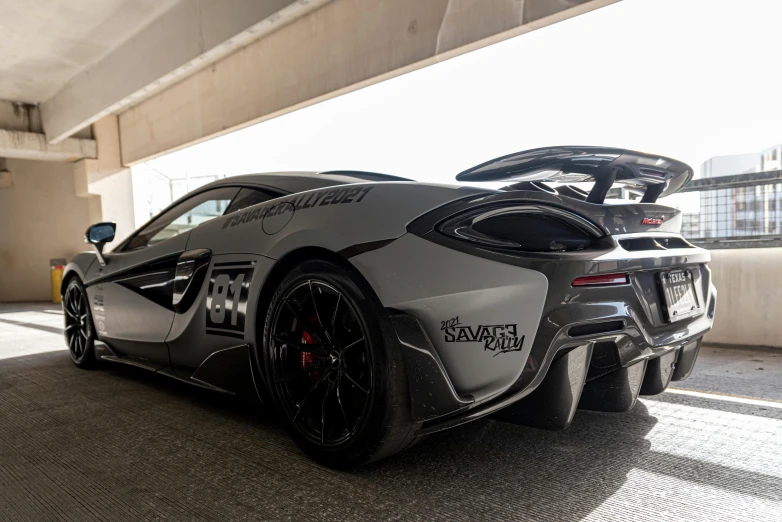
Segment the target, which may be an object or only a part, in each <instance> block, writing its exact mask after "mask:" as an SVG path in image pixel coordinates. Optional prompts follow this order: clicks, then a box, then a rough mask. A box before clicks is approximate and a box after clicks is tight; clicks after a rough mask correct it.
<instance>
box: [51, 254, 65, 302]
mask: <svg viewBox="0 0 782 522" xmlns="http://www.w3.org/2000/svg"><path fill="white" fill-rule="evenodd" d="M64 269H65V260H64V259H52V260H51V278H52V303H61V302H62V295H60V286H62V272H63V270H64Z"/></svg>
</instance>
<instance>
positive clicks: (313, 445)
mask: <svg viewBox="0 0 782 522" xmlns="http://www.w3.org/2000/svg"><path fill="white" fill-rule="evenodd" d="M263 310H264V313H265V320H264V326H263V342H262V343H260V344H256V349H255V350H259V351H260V353H259V351H255V350H254V351H253V352H252V353H254V354H256V355H255V356H254V358H255V361H256V364H257V366H258V368H259V370H260V371H261V372H262V375H263V383H264V387H263V389H260V390H259V394H260V395H262V396H265V397H267V399H268V400H269V401H270V402H271V403H272V404H273V405H274V407H275V408H276V410H277V411H278V412H279V414H280V417H281V420H282V422H283V424H284V426H285V429H286V430H287V432H288V434H289V435H290V436H291V438H292V439H293V440H294V442H295V443H296V444H297V445H298V446H299V447H300V448H301V449H302V450H304V452H305V453H307V454H308V455H309V456H310V457H312V458H314V459H316V460H318V461H319V462H321V463H322V464H325V465H327V466H331V467H335V468H353V467H356V466H359V465H362V464H366V463H368V462H371V461H376V460H379V459H382V458H384V457H387V456H389V455H392V454H394V453H396V452H398V451H401V450H403V449H405V448H407V447H409V446H410V445H411V444H413V443H414V442H415V441H416V440H420V438H419V437H417V436H416V433H415V429H414V427H415V426H414V423H413V420H412V417H411V413H410V396H409V390H408V386H407V372H406V368H405V364H404V360H403V357H402V352H401V349H400V345H399V342H398V340H397V337H396V333H395V330H394V327H393V325H392V321H391V317H390V315H389V311H388V310H387V309H386V308H384V307H383V305H382V303H381V302H380V300H379V299H378V298H377V296H376V295H375V293H374V291H373V289H372V287H371V286H370V285H369V283H367V282H366V280H364V279H363V277H362V275H361V274H360V273H359V272H358V271H357V270H355V269H354V268H353V267H351V266H350V265H349V264H348V263H347V262H345V261H344V260H337V259H334V258H311V259H308V260H305V261H302V262H300V263H299V264H298V265H296V266H294V267H293V268H291V269H290V270H289V271H288V273H287V274H286V275H285V277H283V278H282V280H281V281H280V282H279V283H278V285H277V287H276V290H275V292H274V295H273V296H271V299H270V302H269V304H268V305H267V306H264V307H263ZM261 350H262V351H261Z"/></svg>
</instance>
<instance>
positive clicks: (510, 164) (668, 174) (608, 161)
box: [456, 147, 693, 203]
mask: <svg viewBox="0 0 782 522" xmlns="http://www.w3.org/2000/svg"><path fill="white" fill-rule="evenodd" d="M692 176H693V171H692V168H691V167H690V166H689V165H687V164H686V163H682V162H681V161H677V160H675V159H671V158H666V157H664V156H657V155H655V154H646V153H644V152H636V151H632V150H626V149H616V148H611V147H545V148H541V149H531V150H525V151H522V152H516V153H514V154H508V155H507V156H502V157H499V158H495V159H493V160H490V161H487V162H486V163H482V164H480V165H478V166H475V167H472V168H471V169H468V170H465V171H464V172H462V173H460V174H459V175H457V176H456V180H457V181H469V182H481V181H555V182H562V183H578V182H584V181H590V182H594V183H595V185H594V187H592V190H591V191H590V192H589V196H588V197H587V201H588V202H590V203H603V202H604V201H605V198H606V195H607V194H608V190H609V189H610V188H611V186H612V185H613V184H614V183H622V184H625V185H630V186H633V187H636V188H641V189H644V195H643V197H642V199H641V202H642V203H654V202H655V201H657V198H659V197H663V196H669V195H671V194H673V193H674V192H676V191H678V190H679V189H681V188H682V187H684V185H686V184H687V182H689V181H690V180H691V179H692Z"/></svg>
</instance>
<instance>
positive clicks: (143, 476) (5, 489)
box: [0, 304, 782, 521]
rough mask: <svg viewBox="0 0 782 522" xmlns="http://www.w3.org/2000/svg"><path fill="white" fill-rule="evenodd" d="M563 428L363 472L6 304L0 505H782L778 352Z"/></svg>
mask: <svg viewBox="0 0 782 522" xmlns="http://www.w3.org/2000/svg"><path fill="white" fill-rule="evenodd" d="M675 384H676V389H672V390H670V391H668V392H666V393H664V394H663V395H660V396H657V397H653V398H644V399H642V400H641V401H639V403H638V404H637V405H636V407H635V408H634V409H633V410H632V411H631V412H629V413H626V414H604V413H593V412H586V411H579V412H578V414H577V415H576V419H575V421H574V422H573V425H572V426H571V427H570V428H569V429H568V430H565V431H563V432H546V431H539V430H534V429H529V428H524V427H520V426H515V425H511V424H505V423H501V422H495V421H491V420H482V421H478V422H475V423H472V424H469V425H466V426H464V427H461V428H457V429H454V430H451V431H447V432H444V433H440V434H436V435H434V436H431V437H429V438H428V439H427V440H425V441H424V442H423V443H422V444H419V445H418V446H416V447H415V448H413V449H412V450H410V451H407V452H405V453H402V454H400V455H398V456H396V457H393V458H391V459H389V460H387V461H384V462H381V463H378V464H375V465H372V466H370V467H366V468H363V469H361V470H359V471H357V472H353V473H345V472H336V471H332V470H329V469H325V468H323V467H320V466H318V465H317V464H314V463H312V462H311V461H309V460H308V459H307V458H305V457H304V456H303V455H302V454H301V453H300V452H299V451H298V450H297V448H296V447H295V446H294V445H293V443H292V442H290V441H289V439H288V438H287V436H286V435H285V433H284V432H283V430H282V429H281V428H280V427H279V426H278V425H277V424H276V423H275V422H274V420H273V418H272V416H271V415H269V414H268V412H265V411H264V410H262V409H261V408H260V407H258V406H256V405H253V404H249V403H246V402H243V401H240V400H238V399H234V398H230V397H224V396H221V395H217V394H214V393H211V392H208V391H205V390H200V389H197V388H192V387H189V386H187V385H186V384H182V383H178V382H176V381H172V380H168V379H166V378H165V377H162V376H157V375H154V374H148V373H145V372H144V371H142V370H137V369H135V368H131V367H123V366H119V365H118V366H116V367H114V366H111V367H105V368H101V369H98V370H93V371H83V370H79V369H77V368H76V367H75V366H73V365H72V364H71V362H70V360H69V357H68V353H67V351H66V350H65V348H64V344H63V339H62V315H61V312H60V310H59V307H58V306H56V305H42V304H28V305H13V304H11V305H9V304H5V305H0V520H9V521H27V520H30V521H44V520H70V521H88V520H134V521H136V520H297V521H298V520H309V519H312V520H396V519H399V520H557V521H569V520H628V519H632V520H634V521H644V520H655V521H657V520H704V521H707V520H708V521H712V520H747V521H749V520H752V521H756V520H782V350H779V351H774V350H749V349H726V348H716V347H704V349H702V350H701V356H700V359H699V361H698V364H697V365H696V368H695V372H694V373H693V376H692V377H691V378H690V379H689V380H687V381H684V382H681V383H675Z"/></svg>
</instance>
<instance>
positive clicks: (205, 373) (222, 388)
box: [95, 341, 256, 398]
mask: <svg viewBox="0 0 782 522" xmlns="http://www.w3.org/2000/svg"><path fill="white" fill-rule="evenodd" d="M249 348H250V347H249V345H247V344H242V345H239V346H233V347H231V348H225V349H223V350H219V351H217V352H214V353H213V354H211V355H210V356H209V357H207V358H206V359H205V360H204V362H202V363H201V365H200V366H199V367H198V368H197V369H196V371H195V372H191V371H188V370H183V369H180V368H174V367H171V366H168V365H165V364H159V363H155V362H153V361H149V360H147V359H142V358H139V357H131V356H127V355H117V353H116V352H114V350H112V349H111V347H110V346H109V345H108V344H106V343H104V342H102V341H95V355H96V357H97V358H98V360H100V361H107V362H111V363H119V364H125V365H128V366H135V367H136V368H142V369H144V370H148V371H151V372H154V373H158V374H160V375H164V376H166V377H170V378H172V379H176V380H178V381H180V382H185V383H187V384H190V385H192V386H198V387H199V388H205V389H207V390H212V391H216V392H219V393H225V394H228V395H239V396H247V397H252V398H255V397H256V393H255V385H254V384H253V378H252V373H251V367H250V358H249Z"/></svg>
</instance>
